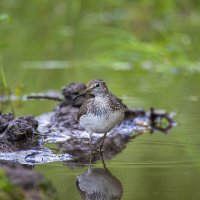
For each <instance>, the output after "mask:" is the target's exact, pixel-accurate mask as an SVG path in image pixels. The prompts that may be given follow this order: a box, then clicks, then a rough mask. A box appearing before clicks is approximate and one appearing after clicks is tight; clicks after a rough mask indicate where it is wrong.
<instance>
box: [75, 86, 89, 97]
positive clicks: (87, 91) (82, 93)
mask: <svg viewBox="0 0 200 200" xmlns="http://www.w3.org/2000/svg"><path fill="white" fill-rule="evenodd" d="M92 89H93V87H89V88H87V89H86V90H84V91H83V92H81V93H80V94H78V95H77V96H75V97H74V98H73V100H75V99H77V98H78V97H80V96H83V95H84V94H86V93H89V92H90V91H91V90H92Z"/></svg>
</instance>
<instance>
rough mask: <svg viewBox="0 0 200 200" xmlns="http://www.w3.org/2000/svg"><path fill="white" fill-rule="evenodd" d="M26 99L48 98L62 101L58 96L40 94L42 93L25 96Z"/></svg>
mask: <svg viewBox="0 0 200 200" xmlns="http://www.w3.org/2000/svg"><path fill="white" fill-rule="evenodd" d="M26 98H27V99H48V100H53V101H62V100H63V99H61V98H59V97H51V96H45V95H44V96H42V95H31V96H27V97H26Z"/></svg>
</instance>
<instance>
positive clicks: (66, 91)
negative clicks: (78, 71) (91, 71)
mask: <svg viewBox="0 0 200 200" xmlns="http://www.w3.org/2000/svg"><path fill="white" fill-rule="evenodd" d="M85 89H86V86H85V85H84V84H83V83H71V84H69V85H67V86H65V87H63V89H62V94H63V96H64V98H65V99H64V100H63V101H62V102H61V104H60V107H63V106H68V105H72V104H73V106H77V107H80V106H81V105H82V104H83V102H84V100H85V98H84V97H80V98H79V99H78V100H77V101H75V102H74V101H73V98H74V97H75V96H77V95H78V94H79V93H80V92H81V91H83V90H85Z"/></svg>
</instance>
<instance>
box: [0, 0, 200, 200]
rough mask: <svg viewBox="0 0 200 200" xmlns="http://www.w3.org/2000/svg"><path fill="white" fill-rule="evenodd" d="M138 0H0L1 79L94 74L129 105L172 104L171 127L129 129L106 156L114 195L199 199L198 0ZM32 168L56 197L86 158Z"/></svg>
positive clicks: (20, 88)
mask: <svg viewBox="0 0 200 200" xmlns="http://www.w3.org/2000/svg"><path fill="white" fill-rule="evenodd" d="M142 2H143V1H141V3H139V2H137V1H136V2H135V3H131V1H125V2H124V3H122V2H118V3H115V2H114V1H108V2H107V3H106V2H104V3H102V4H100V3H99V4H98V5H96V4H95V3H93V2H92V1H85V2H83V1H76V3H74V2H72V1H67V2H64V1H60V2H57V3H56V4H55V3H54V2H53V1H49V2H46V1H42V2H41V3H39V2H37V1H31V3H30V4H27V3H26V2H25V1H22V0H21V1H19V2H18V4H11V3H8V2H7V1H2V6H1V8H0V9H1V13H2V14H4V15H1V18H3V19H2V20H1V22H0V23H1V24H0V26H1V30H2V31H1V33H0V36H1V40H0V50H1V53H0V56H1V58H2V63H3V66H4V70H5V73H6V76H7V82H8V84H9V86H10V88H11V90H12V92H13V93H14V94H17V95H24V94H30V93H31V92H41V91H47V90H57V91H59V90H60V89H61V87H62V86H64V85H66V84H68V83H70V82H75V81H78V82H87V81H88V80H90V79H96V78H103V79H104V80H105V81H106V82H107V84H108V86H109V88H110V90H111V91H112V92H113V93H114V94H115V95H117V96H118V97H120V98H122V99H123V101H124V103H126V104H127V105H128V106H129V107H135V108H139V107H142V108H144V109H145V110H148V109H149V108H150V107H152V106H153V107H154V108H157V109H164V110H166V111H168V112H175V113H176V116H175V121H176V122H177V124H178V125H177V127H175V128H174V129H172V130H171V131H170V132H169V133H168V134H161V133H155V134H148V133H145V134H144V135H141V136H139V137H137V138H136V139H134V140H132V141H131V142H129V143H128V144H127V146H126V148H125V149H124V150H123V151H122V152H121V153H120V154H118V155H117V156H116V157H114V158H113V159H112V160H110V161H107V162H106V166H107V168H108V169H109V171H110V172H111V173H112V174H113V175H114V176H115V177H116V178H117V179H119V180H120V182H121V183H122V185H123V191H124V192H123V197H122V199H123V200H128V199H142V200H155V199H159V200H165V199H166V200H169V199H170V200H175V199H182V200H188V199H191V200H196V199H200V190H199V185H200V136H199V134H200V133H199V130H200V123H199V121H200V120H199V119H200V109H199V107H200V90H199V85H200V74H199V71H200V70H199V69H200V68H199V57H198V52H199V50H200V49H199V42H200V41H199V32H200V25H199V19H200V15H199V14H198V6H196V7H195V3H194V2H193V1H191V4H190V6H188V4H186V2H185V3H184V1H183V3H182V4H180V5H179V4H178V5H176V4H173V2H171V1H169V2H171V3H169V4H167V3H165V4H164V3H163V7H162V6H161V5H160V4H158V5H157V4H156V2H154V3H151V4H150V3H149V4H148V3H145V2H143V3H142ZM20 9H21V11H19V10H20ZM150 11H151V12H150ZM189 11H190V12H189ZM2 16H3V17H2ZM1 18H0V19H1ZM4 18H5V19H4ZM13 106H14V108H15V112H16V114H17V115H18V116H21V115H25V114H33V115H40V114H42V113H44V112H49V111H51V110H52V109H53V108H54V107H55V106H56V103H55V102H49V101H28V102H21V101H17V102H16V101H15V102H13ZM3 109H4V111H5V112H6V111H10V106H9V105H8V106H5V105H4V106H3ZM93 167H98V168H99V167H102V164H101V162H100V161H99V162H97V163H95V164H94V166H93ZM35 170H37V171H39V172H41V173H42V174H44V175H45V177H47V178H48V179H49V180H51V181H52V183H53V185H54V187H55V188H56V189H57V191H58V193H59V197H60V198H59V199H61V200H64V199H72V200H76V199H80V195H79V193H78V191H77V189H76V183H75V182H76V177H77V176H78V175H80V174H82V173H83V172H84V171H86V170H87V166H85V168H79V167H77V168H75V169H71V168H69V167H67V166H66V165H65V164H64V163H51V164H45V165H39V166H36V167H35Z"/></svg>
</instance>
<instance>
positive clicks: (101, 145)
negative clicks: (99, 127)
mask: <svg viewBox="0 0 200 200" xmlns="http://www.w3.org/2000/svg"><path fill="white" fill-rule="evenodd" d="M106 134H107V133H104V135H103V138H102V140H101V143H100V148H99V150H100V152H101V151H102V148H103V143H104V140H105V138H106Z"/></svg>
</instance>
